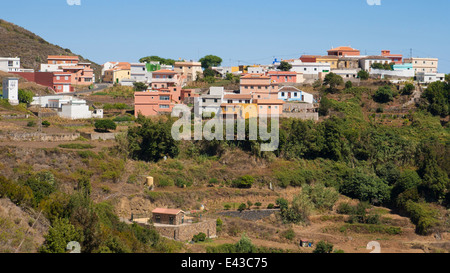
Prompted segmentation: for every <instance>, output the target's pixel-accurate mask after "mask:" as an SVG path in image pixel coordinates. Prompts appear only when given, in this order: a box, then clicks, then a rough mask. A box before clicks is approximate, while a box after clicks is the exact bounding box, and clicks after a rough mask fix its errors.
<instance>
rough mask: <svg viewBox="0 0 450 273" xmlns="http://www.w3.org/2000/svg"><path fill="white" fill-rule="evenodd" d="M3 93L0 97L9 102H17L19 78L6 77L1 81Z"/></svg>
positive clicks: (15, 103) (14, 103) (16, 103)
mask: <svg viewBox="0 0 450 273" xmlns="http://www.w3.org/2000/svg"><path fill="white" fill-rule="evenodd" d="M2 84H3V85H2V88H3V94H2V98H3V99H7V100H8V102H9V104H11V105H18V104H19V78H14V77H8V78H4V79H3V82H2Z"/></svg>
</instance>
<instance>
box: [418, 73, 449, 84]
mask: <svg viewBox="0 0 450 273" xmlns="http://www.w3.org/2000/svg"><path fill="white" fill-rule="evenodd" d="M416 80H417V81H418V82H420V83H432V82H437V81H441V82H442V81H445V74H444V73H430V72H428V73H427V72H418V73H416Z"/></svg>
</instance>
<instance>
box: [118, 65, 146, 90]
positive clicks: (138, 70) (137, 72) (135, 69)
mask: <svg viewBox="0 0 450 273" xmlns="http://www.w3.org/2000/svg"><path fill="white" fill-rule="evenodd" d="M135 82H143V83H146V84H149V83H151V82H152V72H149V71H147V67H146V64H145V63H131V64H130V78H129V79H123V80H122V81H121V82H120V84H121V85H125V86H133V83H135Z"/></svg>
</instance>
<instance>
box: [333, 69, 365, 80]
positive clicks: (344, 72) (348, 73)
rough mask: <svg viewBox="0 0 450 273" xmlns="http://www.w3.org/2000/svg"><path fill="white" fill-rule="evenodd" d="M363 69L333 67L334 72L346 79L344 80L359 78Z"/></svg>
mask: <svg viewBox="0 0 450 273" xmlns="http://www.w3.org/2000/svg"><path fill="white" fill-rule="evenodd" d="M360 70H361V69H359V68H358V69H333V70H332V72H333V73H334V74H336V75H339V76H341V77H342V79H344V81H347V80H352V79H357V78H358V72H359V71H360Z"/></svg>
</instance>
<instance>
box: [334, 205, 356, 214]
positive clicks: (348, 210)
mask: <svg viewBox="0 0 450 273" xmlns="http://www.w3.org/2000/svg"><path fill="white" fill-rule="evenodd" d="M354 211H355V208H354V207H352V206H351V205H350V204H349V203H347V202H345V203H340V204H339V205H338V207H337V209H336V212H337V213H339V214H352V213H353V212H354Z"/></svg>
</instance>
